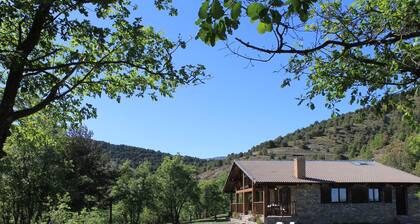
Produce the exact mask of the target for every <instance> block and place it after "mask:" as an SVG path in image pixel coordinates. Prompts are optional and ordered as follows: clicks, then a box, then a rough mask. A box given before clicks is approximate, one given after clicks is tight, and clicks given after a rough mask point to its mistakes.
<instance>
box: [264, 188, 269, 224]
mask: <svg viewBox="0 0 420 224" xmlns="http://www.w3.org/2000/svg"><path fill="white" fill-rule="evenodd" d="M263 189H264V192H263V202H264V203H263V214H264V218H265V217H267V203H268V188H267V185H264V187H263Z"/></svg>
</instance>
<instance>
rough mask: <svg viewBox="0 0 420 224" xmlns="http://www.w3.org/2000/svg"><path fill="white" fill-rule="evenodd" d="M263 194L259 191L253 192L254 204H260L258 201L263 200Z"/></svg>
mask: <svg viewBox="0 0 420 224" xmlns="http://www.w3.org/2000/svg"><path fill="white" fill-rule="evenodd" d="M263 193H264V192H263V191H260V190H257V191H256V192H255V201H256V202H260V201H263V199H264V194H263Z"/></svg>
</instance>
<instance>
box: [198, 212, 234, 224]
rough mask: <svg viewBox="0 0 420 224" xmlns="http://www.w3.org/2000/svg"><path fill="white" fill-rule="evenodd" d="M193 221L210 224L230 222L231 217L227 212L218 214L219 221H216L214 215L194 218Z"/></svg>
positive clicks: (226, 223) (227, 223)
mask: <svg viewBox="0 0 420 224" xmlns="http://www.w3.org/2000/svg"><path fill="white" fill-rule="evenodd" d="M191 223H200V224H208V223H219V224H229V223H231V222H229V217H228V216H227V215H226V214H224V215H218V216H217V221H214V217H211V218H205V219H197V220H193V221H192V222H191Z"/></svg>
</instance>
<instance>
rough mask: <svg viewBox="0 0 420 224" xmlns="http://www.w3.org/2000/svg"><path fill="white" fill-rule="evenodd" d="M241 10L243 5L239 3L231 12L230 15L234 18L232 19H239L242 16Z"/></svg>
mask: <svg viewBox="0 0 420 224" xmlns="http://www.w3.org/2000/svg"><path fill="white" fill-rule="evenodd" d="M241 8H242V4H241V2H237V3H236V4H235V5H234V6H233V7H232V10H231V11H230V15H231V17H232V19H235V20H236V19H238V18H239V16H241Z"/></svg>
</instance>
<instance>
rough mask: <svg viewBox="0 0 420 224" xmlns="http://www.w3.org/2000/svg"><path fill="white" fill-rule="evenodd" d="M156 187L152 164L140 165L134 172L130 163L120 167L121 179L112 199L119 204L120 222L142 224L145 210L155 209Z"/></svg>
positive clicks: (116, 184) (117, 206) (115, 186)
mask: <svg viewBox="0 0 420 224" xmlns="http://www.w3.org/2000/svg"><path fill="white" fill-rule="evenodd" d="M155 187H156V184H155V178H154V177H153V176H152V170H151V167H150V164H148V163H145V164H142V165H139V166H138V167H137V168H136V169H134V170H133V169H132V168H131V165H130V162H129V161H126V162H125V163H124V164H123V165H122V166H121V167H120V174H119V178H118V180H117V182H116V183H115V185H114V186H113V188H112V198H113V201H116V202H117V204H116V208H117V209H118V213H119V214H118V215H119V217H118V219H119V221H120V222H121V223H128V224H136V223H140V222H141V215H142V213H143V211H144V209H145V208H152V209H155V207H153V205H154V199H155V195H156V193H155V189H154V188H155Z"/></svg>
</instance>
